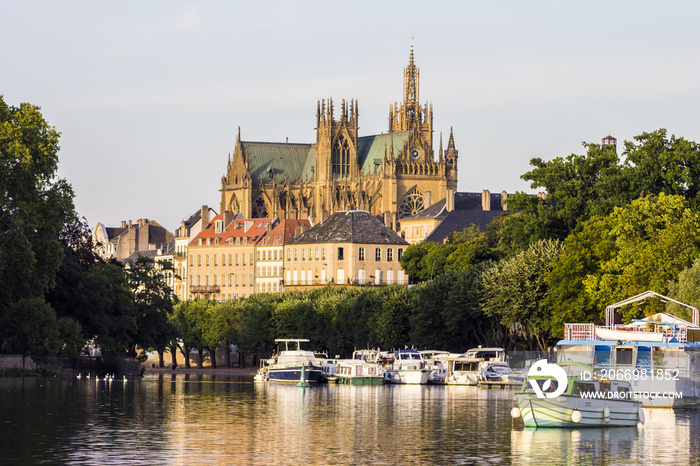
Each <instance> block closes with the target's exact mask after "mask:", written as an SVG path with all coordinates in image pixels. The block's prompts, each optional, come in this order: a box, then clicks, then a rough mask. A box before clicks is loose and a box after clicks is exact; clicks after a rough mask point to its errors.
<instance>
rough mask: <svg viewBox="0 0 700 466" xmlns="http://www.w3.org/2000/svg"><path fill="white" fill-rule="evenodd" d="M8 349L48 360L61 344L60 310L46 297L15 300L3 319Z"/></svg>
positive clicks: (0, 323) (1, 325) (0, 328)
mask: <svg viewBox="0 0 700 466" xmlns="http://www.w3.org/2000/svg"><path fill="white" fill-rule="evenodd" d="M0 334H1V335H2V337H3V340H4V349H5V351H8V352H10V353H18V354H21V355H22V357H23V358H25V357H27V356H30V357H32V358H33V359H34V360H35V361H44V360H46V358H47V357H49V356H53V355H55V354H57V353H58V351H59V349H60V347H61V341H60V339H59V329H58V323H57V322H56V313H55V312H54V311H53V309H51V306H50V305H49V304H48V303H46V301H44V299H43V298H39V297H34V298H23V299H20V300H19V301H17V302H15V303H12V304H11V305H10V307H9V312H6V313H5V314H4V315H3V316H2V318H0Z"/></svg>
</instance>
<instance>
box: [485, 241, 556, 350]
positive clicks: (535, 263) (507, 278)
mask: <svg viewBox="0 0 700 466" xmlns="http://www.w3.org/2000/svg"><path fill="white" fill-rule="evenodd" d="M561 253H562V245H561V243H560V242H559V241H556V240H541V241H538V242H537V243H534V244H533V245H531V246H530V247H529V248H528V249H526V250H525V251H523V252H521V253H519V254H517V255H516V256H514V257H512V258H510V259H506V260H503V261H501V262H500V263H497V264H494V266H493V267H491V268H490V269H489V270H487V271H485V272H484V273H483V275H482V282H483V310H484V313H485V314H486V315H487V316H495V317H498V318H499V319H500V322H501V324H502V325H503V326H505V327H506V328H508V329H509V330H510V331H511V332H512V333H513V334H514V335H517V336H518V337H519V338H521V339H524V340H525V341H530V344H531V346H532V345H533V344H536V345H537V346H538V347H539V349H540V350H541V351H545V350H546V349H547V346H548V344H549V342H550V339H551V337H552V333H551V330H552V329H551V322H552V315H551V312H548V310H547V308H545V307H544V306H543V305H542V301H543V300H544V297H545V296H546V294H547V291H548V287H547V283H546V281H545V277H546V275H547V272H548V271H549V270H551V268H552V264H553V262H554V261H555V259H556V258H557V257H558V256H559V255H560V254H561Z"/></svg>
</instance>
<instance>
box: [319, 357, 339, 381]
mask: <svg viewBox="0 0 700 466" xmlns="http://www.w3.org/2000/svg"><path fill="white" fill-rule="evenodd" d="M338 361H340V359H324V360H323V364H322V365H321V380H323V381H325V382H328V383H336V382H337V381H338V377H337V376H336V373H337V371H338Z"/></svg>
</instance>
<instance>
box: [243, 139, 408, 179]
mask: <svg viewBox="0 0 700 466" xmlns="http://www.w3.org/2000/svg"><path fill="white" fill-rule="evenodd" d="M410 134H411V132H410V131H401V132H395V133H393V134H391V133H386V134H376V135H371V136H362V137H358V138H357V162H358V165H359V167H360V171H361V172H362V173H369V174H374V173H375V172H376V170H377V169H376V168H375V167H377V166H380V165H381V162H382V160H383V159H384V153H385V150H386V151H387V152H390V151H391V147H392V145H393V147H394V156H395V157H396V155H398V153H399V151H400V150H401V148H403V146H404V145H405V144H406V142H408V139H409V136H410ZM392 139H393V141H392ZM241 147H242V149H243V157H244V160H245V161H246V162H247V164H248V170H249V172H250V176H251V178H252V180H253V183H254V184H257V183H258V182H259V181H260V177H261V176H262V178H263V179H264V180H265V182H266V183H269V182H270V181H271V179H274V180H275V182H276V183H280V184H281V183H284V182H285V179H286V180H287V181H289V183H292V184H296V183H300V182H302V181H304V182H306V181H311V180H313V175H314V172H313V171H314V165H315V163H316V144H290V143H284V142H255V141H241ZM375 161H376V162H375Z"/></svg>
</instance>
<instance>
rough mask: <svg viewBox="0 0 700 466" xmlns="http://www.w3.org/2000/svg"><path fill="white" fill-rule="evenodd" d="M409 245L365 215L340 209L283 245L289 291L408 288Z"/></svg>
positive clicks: (285, 284) (368, 214)
mask: <svg viewBox="0 0 700 466" xmlns="http://www.w3.org/2000/svg"><path fill="white" fill-rule="evenodd" d="M406 247H408V243H407V242H406V241H405V240H403V239H402V238H401V237H400V236H399V235H397V234H396V233H395V232H394V231H393V230H391V229H390V228H389V227H387V226H386V225H384V224H383V223H382V222H381V221H379V220H378V219H377V218H376V217H374V216H373V215H371V214H370V213H369V212H366V211H359V210H354V211H340V212H336V213H335V214H333V215H332V216H330V217H329V218H328V219H326V221H324V222H323V223H321V224H320V225H316V226H314V227H312V228H311V229H310V230H309V231H308V232H306V233H304V234H302V235H300V236H298V237H296V238H294V239H292V240H291V241H290V242H289V243H288V244H287V245H285V265H284V267H285V270H284V274H285V278H284V287H285V290H299V289H307V288H312V287H318V286H324V285H326V284H329V283H333V284H337V285H394V284H398V285H404V284H408V277H407V276H406V275H405V274H404V271H403V269H401V264H400V263H399V261H400V260H401V256H402V254H403V252H404V251H405V250H406Z"/></svg>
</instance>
